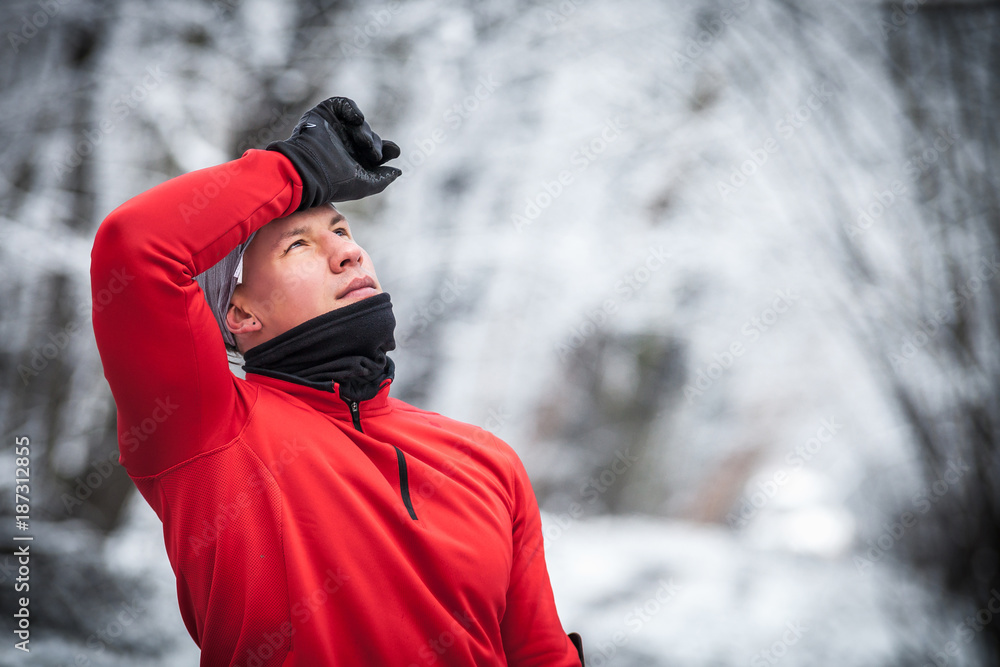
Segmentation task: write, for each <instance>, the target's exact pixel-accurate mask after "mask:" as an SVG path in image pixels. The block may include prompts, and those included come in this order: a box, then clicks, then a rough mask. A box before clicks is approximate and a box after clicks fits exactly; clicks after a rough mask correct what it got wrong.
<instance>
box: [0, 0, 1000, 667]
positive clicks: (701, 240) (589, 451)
mask: <svg viewBox="0 0 1000 667" xmlns="http://www.w3.org/2000/svg"><path fill="white" fill-rule="evenodd" d="M0 28H2V32H3V43H2V44H0V54H2V55H0V63H2V69H0V77H2V79H0V80H2V90H3V95H2V96H0V151H2V159H0V197H2V202H3V204H2V207H0V255H2V261H0V295H2V297H0V298H2V302H0V312H2V319H0V366H2V369H3V384H2V388H0V415H2V420H3V422H2V424H3V426H2V430H3V445H2V451H3V455H2V457H0V489H2V496H0V515H2V522H3V526H4V531H3V532H4V542H3V544H2V545H0V550H2V552H3V560H2V562H0V581H2V586H3V593H2V595H0V598H2V600H3V617H4V628H5V630H4V636H5V637H6V639H4V640H3V646H2V648H0V663H2V664H5V665H15V664H32V665H156V666H160V665H162V666H166V665H190V664H195V663H196V661H197V649H196V647H195V646H194V644H193V642H192V641H191V639H190V638H189V637H188V636H187V634H186V632H185V630H184V628H183V625H182V623H181V619H180V616H179V613H178V611H177V604H176V599H175V595H174V579H173V575H172V573H171V571H170V567H169V564H168V563H167V560H166V557H165V554H164V550H163V545H162V538H161V533H160V524H159V522H158V520H157V519H156V517H155V515H153V513H152V511H151V510H150V509H149V508H148V507H147V506H146V505H145V503H144V502H143V501H142V500H141V498H140V497H138V495H137V494H136V493H134V489H133V487H132V485H131V482H130V481H129V480H128V478H127V476H126V475H125V474H124V472H123V471H122V469H121V468H120V467H119V466H118V465H117V459H116V443H115V435H114V433H115V429H114V420H115V413H114V405H113V402H112V400H111V396H110V393H109V390H108V387H107V385H106V383H105V381H104V378H103V375H102V371H101V365H100V362H99V359H98V356H97V352H96V349H95V346H94V341H93V334H92V329H91V323H90V314H89V313H90V302H89V299H90V286H89V284H88V282H89V280H88V266H89V252H90V246H91V242H92V239H93V237H94V233H95V230H96V228H97V226H98V224H99V223H100V221H101V220H102V219H103V217H104V216H105V215H106V214H107V213H108V212H109V211H111V210H112V209H113V208H114V207H116V206H117V205H119V204H120V203H122V202H123V201H124V200H126V199H128V198H129V197H131V196H133V195H135V194H137V193H139V192H140V191H142V190H145V189H147V188H149V187H151V186H153V185H155V184H157V183H159V182H161V181H163V180H165V179H167V178H170V177H172V176H176V175H178V174H180V173H182V172H186V171H189V170H193V169H196V168H200V167H204V166H208V165H212V164H216V163H219V162H223V161H225V160H228V159H232V158H234V157H237V156H238V155H239V154H240V153H241V152H242V151H243V150H245V149H246V148H248V147H262V146H263V145H265V144H266V143H267V142H269V141H271V140H274V139H281V138H284V137H286V136H287V135H288V133H289V131H290V130H291V128H292V126H293V125H294V122H295V120H296V119H297V118H298V116H299V115H300V114H301V113H302V112H303V111H305V110H306V109H307V108H309V107H310V106H312V105H313V104H315V103H316V102H317V101H319V100H321V99H323V98H324V97H327V96H329V95H333V94H337V95H346V96H349V97H352V98H354V99H355V100H356V101H357V102H358V103H359V105H360V107H361V108H362V109H363V110H364V111H365V112H366V114H367V115H368V118H369V119H370V121H371V123H372V125H373V126H374V127H375V128H376V130H377V131H379V132H380V133H381V134H382V135H383V136H384V137H387V138H391V139H393V140H395V141H397V142H398V143H399V144H400V145H401V146H402V149H403V156H402V159H401V160H399V161H398V162H400V163H401V166H402V168H403V170H404V176H403V177H402V178H401V179H400V180H399V181H398V182H397V183H396V184H394V185H393V186H392V187H390V188H389V189H388V190H387V191H386V193H385V194H383V195H381V196H378V197H375V198H372V199H369V200H365V201H361V202H357V203H354V204H352V205H349V206H346V205H345V206H344V207H343V209H344V210H345V211H346V212H347V213H348V215H349V217H350V219H351V220H352V221H353V224H354V227H355V230H356V232H357V233H358V235H359V236H360V237H361V241H362V243H363V244H364V245H365V246H366V247H367V249H368V250H369V252H370V253H371V255H372V256H373V258H374V259H375V262H376V265H377V267H378V270H379V275H380V278H381V280H382V283H383V285H385V286H386V288H387V290H388V291H389V292H390V293H391V294H392V296H393V302H394V304H395V312H396V316H397V320H398V322H399V325H398V328H397V340H398V342H399V346H398V350H397V351H396V353H395V354H394V358H395V360H396V363H397V382H396V384H395V385H394V393H395V395H396V396H397V397H399V398H402V399H404V400H407V401H410V402H412V403H414V404H416V405H418V406H420V407H424V408H428V409H431V410H435V411H439V412H442V413H445V414H448V415H450V416H453V417H456V418H458V419H462V420H465V421H469V422H473V423H477V424H480V425H483V426H485V427H487V428H489V429H491V430H492V431H494V432H495V433H496V434H497V435H499V436H500V437H502V438H504V439H505V440H507V441H508V442H510V443H511V444H512V445H513V446H514V448H515V449H516V450H517V451H518V452H519V453H520V454H521V456H522V457H523V458H524V460H525V463H526V465H527V467H528V470H529V473H530V474H531V476H532V478H533V480H534V483H535V488H536V491H537V494H538V496H539V501H540V503H541V506H542V508H543V512H544V520H545V526H546V548H547V556H548V562H549V568H550V572H551V575H552V579H553V585H554V588H555V593H556V600H557V604H558V606H559V609H560V612H561V616H562V619H563V621H564V625H565V626H566V628H567V630H576V631H578V632H581V633H582V634H583V637H584V639H585V642H586V649H587V655H588V664H589V665H596V666H600V665H605V664H608V665H623V666H631V665H706V666H707V665H751V666H752V667H756V666H759V665H776V664H781V665H786V666H788V667H792V666H795V665H849V666H855V665H856V666H864V665H873V666H874V665H918V666H919V665H937V666H938V667H941V666H943V665H995V664H1000V618H998V612H1000V592H998V591H1000V571H998V570H1000V567H998V566H1000V528H998V523H1000V488H998V484H1000V482H998V479H1000V475H998V473H1000V460H998V452H997V448H998V442H1000V391H998V389H1000V386H998V385H1000V349H998V343H1000V278H998V276H997V274H998V271H1000V264H998V261H1000V258H998V254H997V253H998V238H1000V196H998V189H997V188H998V184H1000V183H998V180H1000V179H998V178H997V177H996V176H995V175H994V171H995V169H996V168H997V166H998V164H997V154H998V153H997V151H998V150H1000V130H998V122H997V121H998V118H1000V114H998V113H997V111H996V107H997V105H998V103H1000V80H998V75H1000V4H998V3H996V2H976V1H963V2H958V1H955V2H951V1H945V0H906V1H905V2H875V1H868V2H860V1H859V2H826V3H823V2H807V1H806V0H718V1H716V0H693V1H689V2H682V1H680V0H669V1H668V0H623V1H620V2H610V0H604V1H601V0H561V1H557V0H552V1H550V2H543V1H537V2H536V1H533V0H521V1H510V2H499V1H496V2H474V1H473V0H433V1H432V0H425V1H414V2H404V3H397V2H366V3H363V2H353V3H351V2H332V1H324V0H300V1H298V2H291V1H288V2H280V1H279V0H215V1H214V2H209V1H201V2H196V1H194V0H187V1H178V2H170V3H165V2H153V1H152V0H145V1H136V0H130V1H128V2H126V1H125V0H105V1H102V2H97V1H96V0H33V1H31V2H27V1H23V0H17V1H5V2H4V3H3V4H2V5H0ZM20 435H27V436H29V437H30V438H31V443H32V444H31V447H32V452H33V453H32V462H31V463H32V473H33V476H32V481H31V484H32V486H31V494H32V503H33V504H32V534H33V535H34V536H35V541H34V542H33V545H32V549H33V553H34V559H33V560H32V575H31V576H32V579H31V598H30V599H31V606H30V609H31V614H32V617H31V618H32V626H31V627H32V629H33V633H32V635H31V637H32V641H31V648H32V652H31V654H30V655H28V654H23V653H21V652H19V651H15V650H14V649H13V642H14V638H13V635H12V634H11V630H12V629H13V625H12V617H11V612H10V610H11V609H12V605H13V600H14V598H15V597H16V596H15V594H14V592H13V579H14V577H15V576H16V570H15V567H14V565H15V563H14V559H13V558H12V556H11V554H12V552H13V550H14V545H15V543H14V542H13V541H12V540H11V539H10V537H11V534H12V533H13V532H14V519H13V515H14V503H13V495H14V494H13V468H14V454H13V445H14V438H15V436H20ZM109 462H110V463H109Z"/></svg>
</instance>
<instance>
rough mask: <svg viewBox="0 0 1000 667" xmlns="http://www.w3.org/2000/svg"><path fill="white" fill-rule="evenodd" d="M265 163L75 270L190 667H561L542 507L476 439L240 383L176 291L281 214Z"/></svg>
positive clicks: (569, 657)
mask: <svg viewBox="0 0 1000 667" xmlns="http://www.w3.org/2000/svg"><path fill="white" fill-rule="evenodd" d="M300 195H301V181H300V180H299V176H298V174H297V173H296V171H295V169H294V167H293V166H292V165H291V163H290V162H289V161H288V160H287V159H286V158H285V157H284V156H282V155H280V154H278V153H274V152H267V151H257V150H251V151H248V152H247V153H246V154H245V155H244V156H243V157H242V158H240V159H239V160H235V161H233V162H230V163H227V164H223V165H219V166H217V167H212V168H209V169H203V170H200V171H196V172H192V173H190V174H186V175H183V176H180V177H178V178H174V179H172V180H169V181H167V182H165V183H163V184H161V185H159V186H157V187H155V188H153V189H152V190H149V191H148V192H145V193H143V194H141V195H139V196H137V197H135V198H134V199H131V200H130V201H128V202H126V203H125V204H123V205H122V206H121V207H119V208H118V209H116V210H115V211H114V212H112V213H111V215H109V216H108V218H107V219H106V220H105V221H104V223H103V224H102V225H101V227H100V229H99V231H98V233H97V237H96V240H95V242H94V249H93V253H92V267H91V279H92V283H91V284H92V287H93V296H94V331H95V333H96V337H97V345H98V348H99V350H100V353H101V359H102V361H103V363H104V372H105V376H106V377H107V379H108V383H109V384H110V385H111V391H112V393H113V394H114V398H115V402H116V404H117V407H118V437H119V446H120V450H121V458H120V460H121V463H122V464H123V465H124V466H125V468H126V469H127V470H128V473H129V475H130V476H131V477H132V479H133V481H134V482H135V485H136V486H137V487H138V489H139V491H140V492H141V493H142V495H143V497H144V498H145V499H146V500H147V501H148V502H149V504H150V505H151V506H152V508H153V509H154V510H155V511H156V513H157V515H158V516H159V517H160V519H161V520H162V521H163V535H164V540H165V542H166V549H167V555H168V556H169V558H170V563H171V565H172V567H173V570H174V573H175V574H176V575H177V595H178V599H179V602H180V609H181V615H182V616H183V618H184V622H185V623H186V625H187V628H188V631H189V632H190V633H191V636H192V637H193V638H194V640H195V642H197V643H198V645H199V646H200V647H201V649H202V660H201V664H202V665H212V666H215V665H241V666H246V667H251V666H258V665H308V666H310V667H315V666H319V665H378V666H392V665H399V666H402V667H410V666H412V665H418V666H423V665H504V664H509V665H546V666H560V665H579V664H580V661H579V658H578V657H577V653H576V650H575V649H574V647H573V645H572V643H571V642H570V640H569V639H568V638H567V636H566V634H565V632H564V631H563V628H562V626H561V625H560V622H559V618H558V617H557V615H556V608H555V603H554V601H553V596H552V589H551V585H550V583H549V577H548V572H547V571H546V568H545V557H544V553H543V550H542V531H541V524H540V520H539V513H538V505H537V502H536V500H535V497H534V494H533V493H532V490H531V486H530V484H529V482H528V478H527V475H526V473H525V471H524V468H523V466H522V465H521V462H520V460H519V459H518V457H517V455H516V454H515V453H514V452H513V451H512V450H511V448H510V447H509V446H507V445H506V444H505V443H503V442H501V441H500V440H498V439H497V438H495V437H494V436H492V435H491V434H490V433H488V432H486V431H484V430H482V429H479V428H476V427H474V426H470V425H467V424H462V423H459V422H456V421H453V420H451V419H447V418H445V417H442V416H441V415H438V414H435V413H432V412H426V411H423V410H419V409H417V408H414V407H412V406H410V405H407V404H406V403H403V402H401V401H398V400H396V399H393V398H390V397H389V395H388V393H389V382H386V383H385V384H384V385H383V386H382V388H381V391H380V392H379V394H378V395H377V396H376V397H375V398H373V399H371V400H369V401H364V402H362V403H361V404H360V405H358V406H356V407H357V410H356V412H355V414H354V415H352V412H351V409H350V408H349V406H348V404H347V403H345V402H344V401H343V400H342V399H341V398H340V397H339V396H338V394H337V393H336V392H325V391H319V390H315V389H311V388H307V387H304V386H300V385H297V384H293V383H288V382H283V381H280V380H274V379H271V378H267V377H263V376H256V375H252V374H251V375H248V376H247V378H246V380H242V379H239V378H236V377H235V376H234V375H233V374H232V373H231V372H230V370H229V365H228V362H227V359H226V354H225V349H224V345H223V341H222V336H221V334H220V332H219V330H218V328H217V326H216V323H215V319H214V318H213V316H212V313H211V312H210V310H209V308H208V305H207V303H206V302H205V300H204V298H203V296H202V292H201V290H200V288H199V287H198V285H197V283H196V282H195V281H194V276H196V275H197V274H199V273H201V272H202V271H204V270H205V269H207V268H208V267H209V266H211V265H212V264H214V263H215V262H217V261H218V260H219V259H220V258H221V257H223V256H224V255H226V254H227V253H228V252H229V251H230V250H231V249H232V248H234V247H235V246H236V245H237V244H238V243H241V242H242V241H244V240H245V239H247V238H248V237H249V235H250V234H251V233H252V232H253V231H255V230H257V229H258V228H260V227H262V226H263V225H265V224H267V223H268V222H270V221H271V220H273V219H275V218H279V217H283V216H286V215H288V214H290V213H292V212H293V211H295V209H296V208H297V206H298V204H299V198H300Z"/></svg>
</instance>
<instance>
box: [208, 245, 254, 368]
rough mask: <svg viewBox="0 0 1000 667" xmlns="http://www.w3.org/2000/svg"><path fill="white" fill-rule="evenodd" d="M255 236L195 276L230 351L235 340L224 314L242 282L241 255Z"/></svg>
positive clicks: (234, 344)
mask: <svg viewBox="0 0 1000 667" xmlns="http://www.w3.org/2000/svg"><path fill="white" fill-rule="evenodd" d="M256 234H257V232H254V233H253V234H251V235H250V238H248V239H247V240H246V241H245V242H244V243H241V244H240V245H238V246H236V247H235V248H233V250H232V252H230V253H229V254H228V255H226V256H225V257H223V258H222V260H221V261H220V262H219V263H218V264H216V265H215V266H213V267H212V268H210V269H208V270H207V271H205V272H204V273H200V274H198V275H197V276H195V280H197V281H198V284H199V285H201V289H202V291H203V292H204V293H205V300H206V301H208V307H209V308H210V309H211V310H212V314H213V315H215V322H216V324H218V325H219V330H220V331H221V332H222V339H223V340H224V341H226V345H227V346H229V347H230V348H232V349H236V338H235V337H234V336H233V334H232V333H231V332H230V331H229V328H228V327H227V326H226V312H227V311H228V310H229V302H230V300H232V298H233V292H234V291H235V290H236V286H237V285H238V284H240V283H241V282H243V253H244V252H246V249H247V246H249V245H250V242H251V241H253V237H254V236H255V235H256Z"/></svg>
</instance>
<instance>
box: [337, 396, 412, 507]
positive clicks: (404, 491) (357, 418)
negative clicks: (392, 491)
mask: <svg viewBox="0 0 1000 667" xmlns="http://www.w3.org/2000/svg"><path fill="white" fill-rule="evenodd" d="M347 405H348V406H349V407H350V409H351V420H352V421H353V422H354V428H355V429H357V430H358V431H359V432H361V433H364V431H363V430H362V429H361V406H360V405H358V402H357V401H348V403H347ZM392 448H393V449H395V450H396V464H397V465H398V466H399V493H400V496H402V499H403V504H404V505H406V511H407V512H409V514H410V518H411V519H413V520H414V521H416V520H417V513H416V512H415V511H414V510H413V503H412V501H411V500H410V481H409V476H408V474H407V471H406V457H405V456H404V455H403V450H401V449H400V448H399V447H397V446H396V445H393V446H392Z"/></svg>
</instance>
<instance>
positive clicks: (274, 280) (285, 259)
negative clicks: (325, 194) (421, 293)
mask: <svg viewBox="0 0 1000 667" xmlns="http://www.w3.org/2000/svg"><path fill="white" fill-rule="evenodd" d="M381 292H382V286H381V285H380V284H379V282H378V278H377V277H376V276H375V268H374V267H373V266H372V260H371V257H369V256H368V253H366V252H365V251H364V250H363V249H362V248H361V246H359V245H358V244H357V243H356V242H355V241H354V237H353V235H352V234H351V228H350V227H349V226H348V224H347V219H346V218H344V216H343V215H341V214H340V212H339V211H337V210H336V209H335V208H333V207H332V206H317V207H316V208H311V209H308V210H305V211H300V212H298V213H293V214H292V215H290V216H288V217H286V218H280V219H278V220H275V221H273V222H271V223H269V224H267V225H264V227H262V228H261V229H260V230H259V231H258V232H257V235H256V236H254V238H253V241H252V242H251V243H250V246H249V247H248V248H247V250H246V252H245V253H244V254H243V282H242V284H240V285H237V286H236V290H235V292H233V298H232V301H231V302H230V306H229V310H228V312H227V313H226V323H227V325H228V326H229V329H230V331H232V332H233V334H234V335H235V337H236V340H237V344H238V346H239V348H240V350H241V351H245V350H248V349H250V348H252V347H254V346H256V345H260V344H261V343H263V342H266V341H268V340H270V339H272V338H274V337H275V336H278V335H280V334H282V333H284V332H286V331H288V330H289V329H291V328H293V327H295V326H297V325H299V324H302V323H303V322H305V321H307V320H310V319H312V318H314V317H317V316H319V315H322V314H324V313H328V312H330V311H331V310H336V309H337V308H342V307H344V306H346V305H348V304H351V303H355V302H357V301H360V300H361V299H364V298H367V297H369V296H374V295H375V294H379V293H381Z"/></svg>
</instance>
